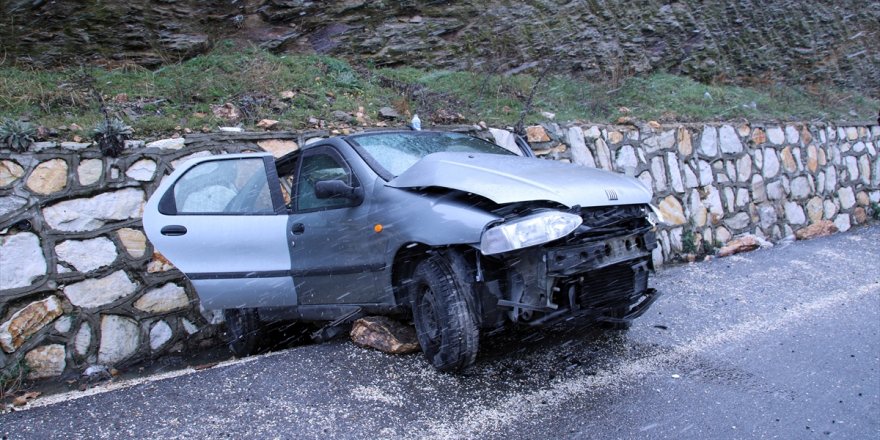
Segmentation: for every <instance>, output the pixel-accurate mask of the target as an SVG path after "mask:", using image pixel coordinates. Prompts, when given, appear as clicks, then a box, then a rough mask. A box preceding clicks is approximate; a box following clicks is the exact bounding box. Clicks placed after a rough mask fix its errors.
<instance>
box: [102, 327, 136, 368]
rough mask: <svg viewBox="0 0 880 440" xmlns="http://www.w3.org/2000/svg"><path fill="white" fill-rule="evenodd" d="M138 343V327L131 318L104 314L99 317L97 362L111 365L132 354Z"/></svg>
mask: <svg viewBox="0 0 880 440" xmlns="http://www.w3.org/2000/svg"><path fill="white" fill-rule="evenodd" d="M139 345H140V329H139V328H138V325H137V322H135V321H134V320H133V319H131V318H128V317H125V316H120V315H104V317H103V318H102V319H101V343H100V346H99V348H98V362H99V363H102V364H107V365H112V364H115V363H117V362H119V361H122V360H125V359H126V358H128V357H130V356H131V355H133V354H134V353H135V352H136V351H137V349H138V346H139Z"/></svg>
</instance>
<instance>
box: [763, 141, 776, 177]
mask: <svg viewBox="0 0 880 440" xmlns="http://www.w3.org/2000/svg"><path fill="white" fill-rule="evenodd" d="M762 156H763V160H764V178H765V179H769V178H771V177H775V176H776V175H777V174H779V158H778V157H776V151H775V150H773V149H772V148H765V149H764V151H763V154H762Z"/></svg>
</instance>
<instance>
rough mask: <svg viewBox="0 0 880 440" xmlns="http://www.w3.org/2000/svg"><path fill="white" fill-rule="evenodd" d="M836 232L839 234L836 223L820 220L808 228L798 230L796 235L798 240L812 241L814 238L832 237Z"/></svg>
mask: <svg viewBox="0 0 880 440" xmlns="http://www.w3.org/2000/svg"><path fill="white" fill-rule="evenodd" d="M835 232H837V226H836V225H835V224H834V222H832V221H831V220H820V221H818V222H816V223H813V224H811V225H810V226H807V227H806V228H801V229H798V230H797V231H796V232H795V233H794V235H795V237H797V239H798V240H812V239H814V238H819V237H824V236H826V235H831V234H833V233H835Z"/></svg>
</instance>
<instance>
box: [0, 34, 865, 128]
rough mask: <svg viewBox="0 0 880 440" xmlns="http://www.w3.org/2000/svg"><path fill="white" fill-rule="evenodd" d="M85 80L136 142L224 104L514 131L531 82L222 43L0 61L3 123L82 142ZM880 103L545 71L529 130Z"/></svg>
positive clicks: (255, 115)
mask: <svg viewBox="0 0 880 440" xmlns="http://www.w3.org/2000/svg"><path fill="white" fill-rule="evenodd" d="M84 78H85V79H84ZM88 78H92V79H93V82H92V84H93V86H92V87H93V89H94V90H97V92H99V93H100V94H101V95H102V96H103V98H104V100H105V102H106V103H107V105H108V107H109V109H110V111H111V112H112V113H113V114H115V115H118V116H120V117H121V118H123V119H124V120H125V121H126V122H127V123H128V124H130V125H132V126H133V127H134V128H135V132H136V134H137V135H138V136H141V137H143V136H151V135H162V134H164V133H167V132H169V131H173V130H180V129H183V128H190V129H193V130H199V129H206V130H207V129H213V128H216V127H217V126H222V125H229V123H228V122H225V121H223V120H221V119H218V118H216V117H214V116H213V114H212V111H211V106H212V105H218V104H223V103H226V102H231V103H233V104H235V105H236V106H237V107H238V108H239V109H240V110H241V112H242V114H243V120H242V121H241V124H242V125H243V126H245V127H252V126H253V125H254V124H255V123H256V122H257V121H259V120H260V119H263V118H269V119H277V120H280V121H281V127H283V128H306V127H312V126H314V125H315V124H314V121H312V122H310V119H312V118H314V119H318V120H326V121H328V122H329V124H327V126H333V125H334V124H335V123H337V122H338V123H340V124H341V123H343V122H342V121H338V119H339V118H338V117H334V115H333V112H334V111H343V112H347V113H349V114H354V113H355V112H357V111H358V109H359V107H363V109H364V112H365V114H366V116H367V117H368V123H370V122H372V123H375V122H376V121H378V120H379V117H378V110H379V108H381V107H384V106H392V107H395V108H396V109H397V110H398V111H400V112H402V113H404V114H408V113H411V112H417V113H421V114H422V115H423V117H422V119H423V121H426V122H429V121H430V118H431V115H432V114H434V112H436V111H437V110H439V109H443V110H445V111H446V112H448V113H452V114H455V113H461V114H462V115H463V116H464V117H465V118H466V119H467V120H468V121H471V122H477V121H485V122H487V123H488V124H490V125H512V124H514V123H516V121H517V120H518V119H519V117H520V113H521V111H522V110H523V107H524V105H525V102H526V100H527V98H528V96H529V93H530V91H531V89H532V87H533V84H534V83H535V81H536V78H535V77H534V76H532V75H526V74H523V75H513V76H508V77H505V76H502V75H488V74H482V73H473V72H452V71H443V70H438V71H430V72H428V71H422V70H416V69H411V68H397V69H371V68H369V67H364V66H360V67H354V66H352V65H350V64H349V63H347V62H345V61H343V60H340V59H336V58H331V57H326V56H319V55H273V54H271V53H268V52H265V51H260V50H256V49H253V50H248V51H244V52H241V51H238V50H234V49H232V48H231V47H225V46H224V45H222V44H221V47H220V48H218V49H216V50H214V51H213V52H211V53H209V54H207V55H203V56H199V57H196V58H193V59H190V60H188V61H184V62H182V63H179V64H173V65H169V66H166V67H163V68H161V69H158V70H155V71H150V70H147V69H144V68H141V67H138V66H124V67H119V68H115V69H106V68H100V67H69V68H65V69H59V70H33V69H28V68H23V67H17V66H9V65H3V64H0V116H4V117H10V118H22V119H28V120H30V121H31V122H33V123H34V124H35V125H43V126H46V127H59V126H69V125H70V124H72V123H76V124H77V125H78V126H80V127H82V129H81V130H80V134H82V135H84V136H87V135H88V131H89V129H90V128H92V127H94V125H95V124H96V123H97V122H98V121H99V120H100V119H101V118H102V116H101V113H100V105H99V103H98V102H97V100H96V98H95V95H94V93H91V92H90V89H89V88H88V87H86V86H84V84H85V83H86V82H88V81H89V79H88ZM283 92H287V93H286V94H284V95H282V94H283ZM291 92H292V93H291ZM282 96H283V97H282ZM878 107H880V101H877V100H872V99H869V98H866V97H864V96H862V95H860V94H859V93H858V92H852V91H844V90H835V89H833V88H825V89H821V90H818V89H815V88H812V89H808V88H795V87H789V86H781V85H767V86H762V87H757V88H746V87H737V86H730V85H705V84H701V83H698V82H695V81H693V80H691V79H688V78H684V77H679V76H674V75H669V74H654V75H651V76H644V77H633V78H628V79H626V80H624V81H622V82H621V83H620V84H615V85H611V84H606V83H597V82H590V81H588V80H586V79H582V78H575V77H570V76H562V75H551V76H548V77H546V78H544V80H543V81H542V82H541V83H540V85H539V87H538V88H537V89H536V94H535V97H534V100H533V103H532V108H531V111H530V113H529V114H528V115H527V117H526V122H536V121H541V120H545V119H546V118H545V117H544V116H542V115H541V112H553V113H555V114H556V120H558V121H570V120H589V121H593V122H613V121H615V120H616V119H617V118H618V117H620V116H631V117H634V118H636V119H641V120H658V121H661V122H676V121H681V122H687V121H707V120H713V119H733V118H747V119H750V120H768V119H786V120H825V121H844V120H850V121H854V120H855V121H864V120H872V119H873V118H875V117H876V111H877V108H878ZM425 116H427V117H425ZM346 122H349V121H346Z"/></svg>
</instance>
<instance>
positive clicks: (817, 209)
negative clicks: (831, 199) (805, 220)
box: [807, 197, 825, 223]
mask: <svg viewBox="0 0 880 440" xmlns="http://www.w3.org/2000/svg"><path fill="white" fill-rule="evenodd" d="M824 213H825V208H824V203H823V200H822V198H821V197H813V198H812V199H810V201H809V202H807V217H809V219H810V223H819V222H820V221H821V220H822V216H823V215H824Z"/></svg>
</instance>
